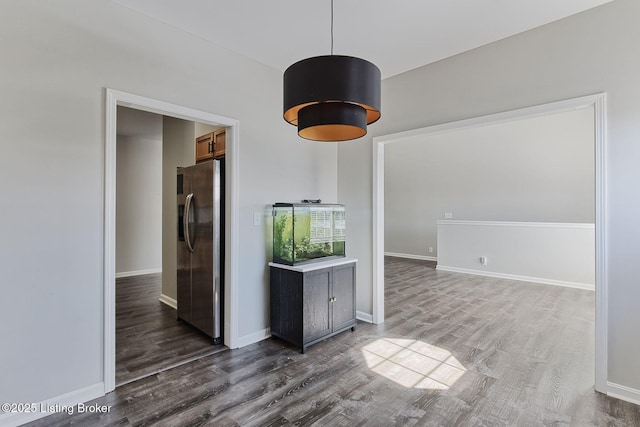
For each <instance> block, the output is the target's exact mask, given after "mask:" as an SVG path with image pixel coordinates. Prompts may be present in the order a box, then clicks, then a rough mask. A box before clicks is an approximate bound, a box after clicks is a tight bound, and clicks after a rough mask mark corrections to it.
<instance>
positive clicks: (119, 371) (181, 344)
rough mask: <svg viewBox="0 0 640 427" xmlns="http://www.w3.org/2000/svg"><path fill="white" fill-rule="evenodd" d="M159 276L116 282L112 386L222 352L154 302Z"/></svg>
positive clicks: (147, 275)
mask: <svg viewBox="0 0 640 427" xmlns="http://www.w3.org/2000/svg"><path fill="white" fill-rule="evenodd" d="M161 292H162V278H161V274H159V273H158V274H146V275H142V276H134V277H124V278H119V279H117V280H116V384H117V385H122V384H126V383H128V382H131V381H134V380H136V379H140V378H143V377H145V376H147V375H150V374H154V373H156V372H160V371H162V370H164V369H168V368H170V367H174V366H177V365H179V364H182V363H185V362H188V361H191V360H194V359H197V358H199V357H202V356H205V355H210V354H214V353H217V352H219V351H223V350H225V349H226V347H224V346H222V345H215V346H214V345H212V341H211V339H209V338H208V337H207V336H205V335H204V334H201V333H200V332H198V331H197V330H195V329H193V328H192V327H190V326H189V325H186V324H185V323H183V322H179V321H177V320H176V311H175V310H174V309H172V308H171V307H168V306H167V305H165V304H163V303H161V302H160V301H158V297H159V296H160V294H161Z"/></svg>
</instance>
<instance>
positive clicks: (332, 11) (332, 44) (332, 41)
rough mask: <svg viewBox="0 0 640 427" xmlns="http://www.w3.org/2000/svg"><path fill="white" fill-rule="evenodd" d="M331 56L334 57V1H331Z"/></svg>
mask: <svg viewBox="0 0 640 427" xmlns="http://www.w3.org/2000/svg"><path fill="white" fill-rule="evenodd" d="M331 55H333V0H331Z"/></svg>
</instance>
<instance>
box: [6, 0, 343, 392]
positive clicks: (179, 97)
mask: <svg viewBox="0 0 640 427" xmlns="http://www.w3.org/2000/svg"><path fill="white" fill-rule="evenodd" d="M0 39H1V40H3V41H4V42H3V43H1V44H0V57H1V58H2V67H0V93H2V97H0V113H1V117H2V118H3V119H2V121H0V141H2V143H1V144H0V180H1V181H2V182H5V183H11V184H10V185H6V186H4V189H3V197H2V199H1V200H2V201H0V211H1V212H2V215H3V218H2V221H1V222H0V235H1V236H2V239H1V240H0V271H1V272H2V279H1V280H2V284H3V285H4V286H3V298H2V300H1V301H0V313H2V319H3V320H4V321H3V322H0V336H2V348H3V351H1V352H0V365H1V366H3V367H7V369H5V370H4V372H3V375H2V381H1V382H0V401H1V402H39V401H43V400H45V399H49V398H52V397H55V396H60V395H63V394H65V393H69V392H73V391H76V390H80V389H83V388H85V387H90V386H94V385H99V384H100V383H101V382H102V381H103V372H104V370H103V360H102V358H103V294H104V284H103V279H102V278H103V269H104V265H103V264H104V263H103V232H104V224H103V218H104V188H105V186H104V184H105V183H104V160H105V159H104V148H105V147H104V123H105V121H104V120H105V110H104V105H105V102H104V98H105V89H104V88H105V87H110V88H114V89H118V90H122V91H125V92H129V93H134V94H139V95H143V96H147V97H150V98H155V99H159V100H162V101H166V102H171V103H173V104H178V105H184V106H187V107H190V108H195V109H200V110H203V111H207V112H211V113H215V114H219V115H222V116H226V117H233V118H236V119H238V120H239V121H240V129H241V133H240V150H239V151H240V152H239V159H240V167H239V183H238V184H239V193H238V196H239V210H240V212H239V221H240V235H239V236H238V238H239V255H240V265H241V268H240V271H239V277H238V282H237V283H238V288H239V289H238V294H239V298H240V300H241V301H242V303H241V304H240V310H241V312H240V313H239V314H238V315H239V318H240V323H239V334H240V337H241V338H242V337H243V336H250V334H252V333H256V332H260V331H263V330H264V329H265V328H267V327H268V326H269V324H268V298H267V296H268V281H267V274H266V271H267V269H266V264H267V248H268V247H269V245H270V242H268V241H267V240H266V238H265V236H266V232H265V228H264V227H255V226H253V212H256V211H257V212H262V211H264V209H265V207H266V206H267V205H270V204H271V203H273V202H274V201H277V200H298V199H300V198H303V197H312V196H313V197H319V198H322V199H325V200H327V201H332V200H334V201H335V200H336V192H337V190H336V186H337V149H336V147H335V145H334V144H314V143H311V142H307V141H301V140H300V139H299V138H298V137H297V135H296V133H295V129H294V128H293V127H292V126H290V125H288V124H287V123H285V122H284V120H282V111H281V102H282V74H281V73H280V72H278V71H275V70H273V69H271V68H269V67H266V66H263V65H260V64H258V63H256V62H253V61H251V60H249V59H247V58H245V57H242V56H240V55H237V54H235V53H232V52H230V51H227V50H225V49H222V48H220V47H219V46H217V45H214V44H212V43H207V42H205V41H204V40H202V39H200V38H198V37H194V36H192V35H189V34H187V33H184V32H181V31H178V30H176V29H174V28H172V27H170V26H168V25H165V24H162V23H159V22H156V21H153V20H151V19H149V18H146V17H145V16H142V15H140V14H138V13H135V12H132V11H130V10H128V9H125V8H123V7H121V6H119V5H117V4H115V3H113V2H111V1H108V0H97V1H92V2H86V1H82V0H58V1H55V2H42V1H38V0H23V1H19V2H5V3H3V6H2V13H1V14H0ZM203 52H206V54H204V53H203ZM194 61H195V62H194ZM196 62H197V66H196ZM16 177H20V178H19V179H16ZM16 205H17V206H20V207H21V209H20V210H19V211H18V210H16V209H14V206H16ZM16 319H19V321H15V320H16ZM43 328H44V329H43ZM43 349H46V355H45V356H43Z"/></svg>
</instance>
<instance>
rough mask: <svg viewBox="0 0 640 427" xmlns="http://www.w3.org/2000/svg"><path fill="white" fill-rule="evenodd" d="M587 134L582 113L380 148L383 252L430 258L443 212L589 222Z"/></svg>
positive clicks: (589, 117) (590, 152) (586, 113)
mask: <svg viewBox="0 0 640 427" xmlns="http://www.w3.org/2000/svg"><path fill="white" fill-rule="evenodd" d="M593 128H594V121H593V108H584V109H581V110H576V111H570V112H566V113H560V114H552V115H548V116H544V117H535V118H528V119H522V120H517V121H513V122H508V123H499V124H493V125H486V126H481V127H476V128H471V129H462V130H457V131H453V132H447V133H443V134H436V135H423V136H417V137H413V138H410V139H407V140H403V141H401V142H398V143H392V144H387V145H385V171H384V172H385V216H384V220H385V242H384V243H385V252H392V253H399V254H409V255H419V256H437V227H436V221H437V220H439V219H445V216H444V214H445V212H448V213H451V214H453V219H463V220H475V221H521V222H522V221H525V222H587V223H593V222H594V221H595V218H594V198H595V191H594V180H595V177H594V170H595V164H594V135H593ZM429 247H431V248H433V252H429ZM592 249H593V248H592Z"/></svg>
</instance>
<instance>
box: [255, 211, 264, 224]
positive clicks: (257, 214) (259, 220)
mask: <svg viewBox="0 0 640 427" xmlns="http://www.w3.org/2000/svg"><path fill="white" fill-rule="evenodd" d="M261 224H262V215H261V214H260V212H254V213H253V225H261Z"/></svg>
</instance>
